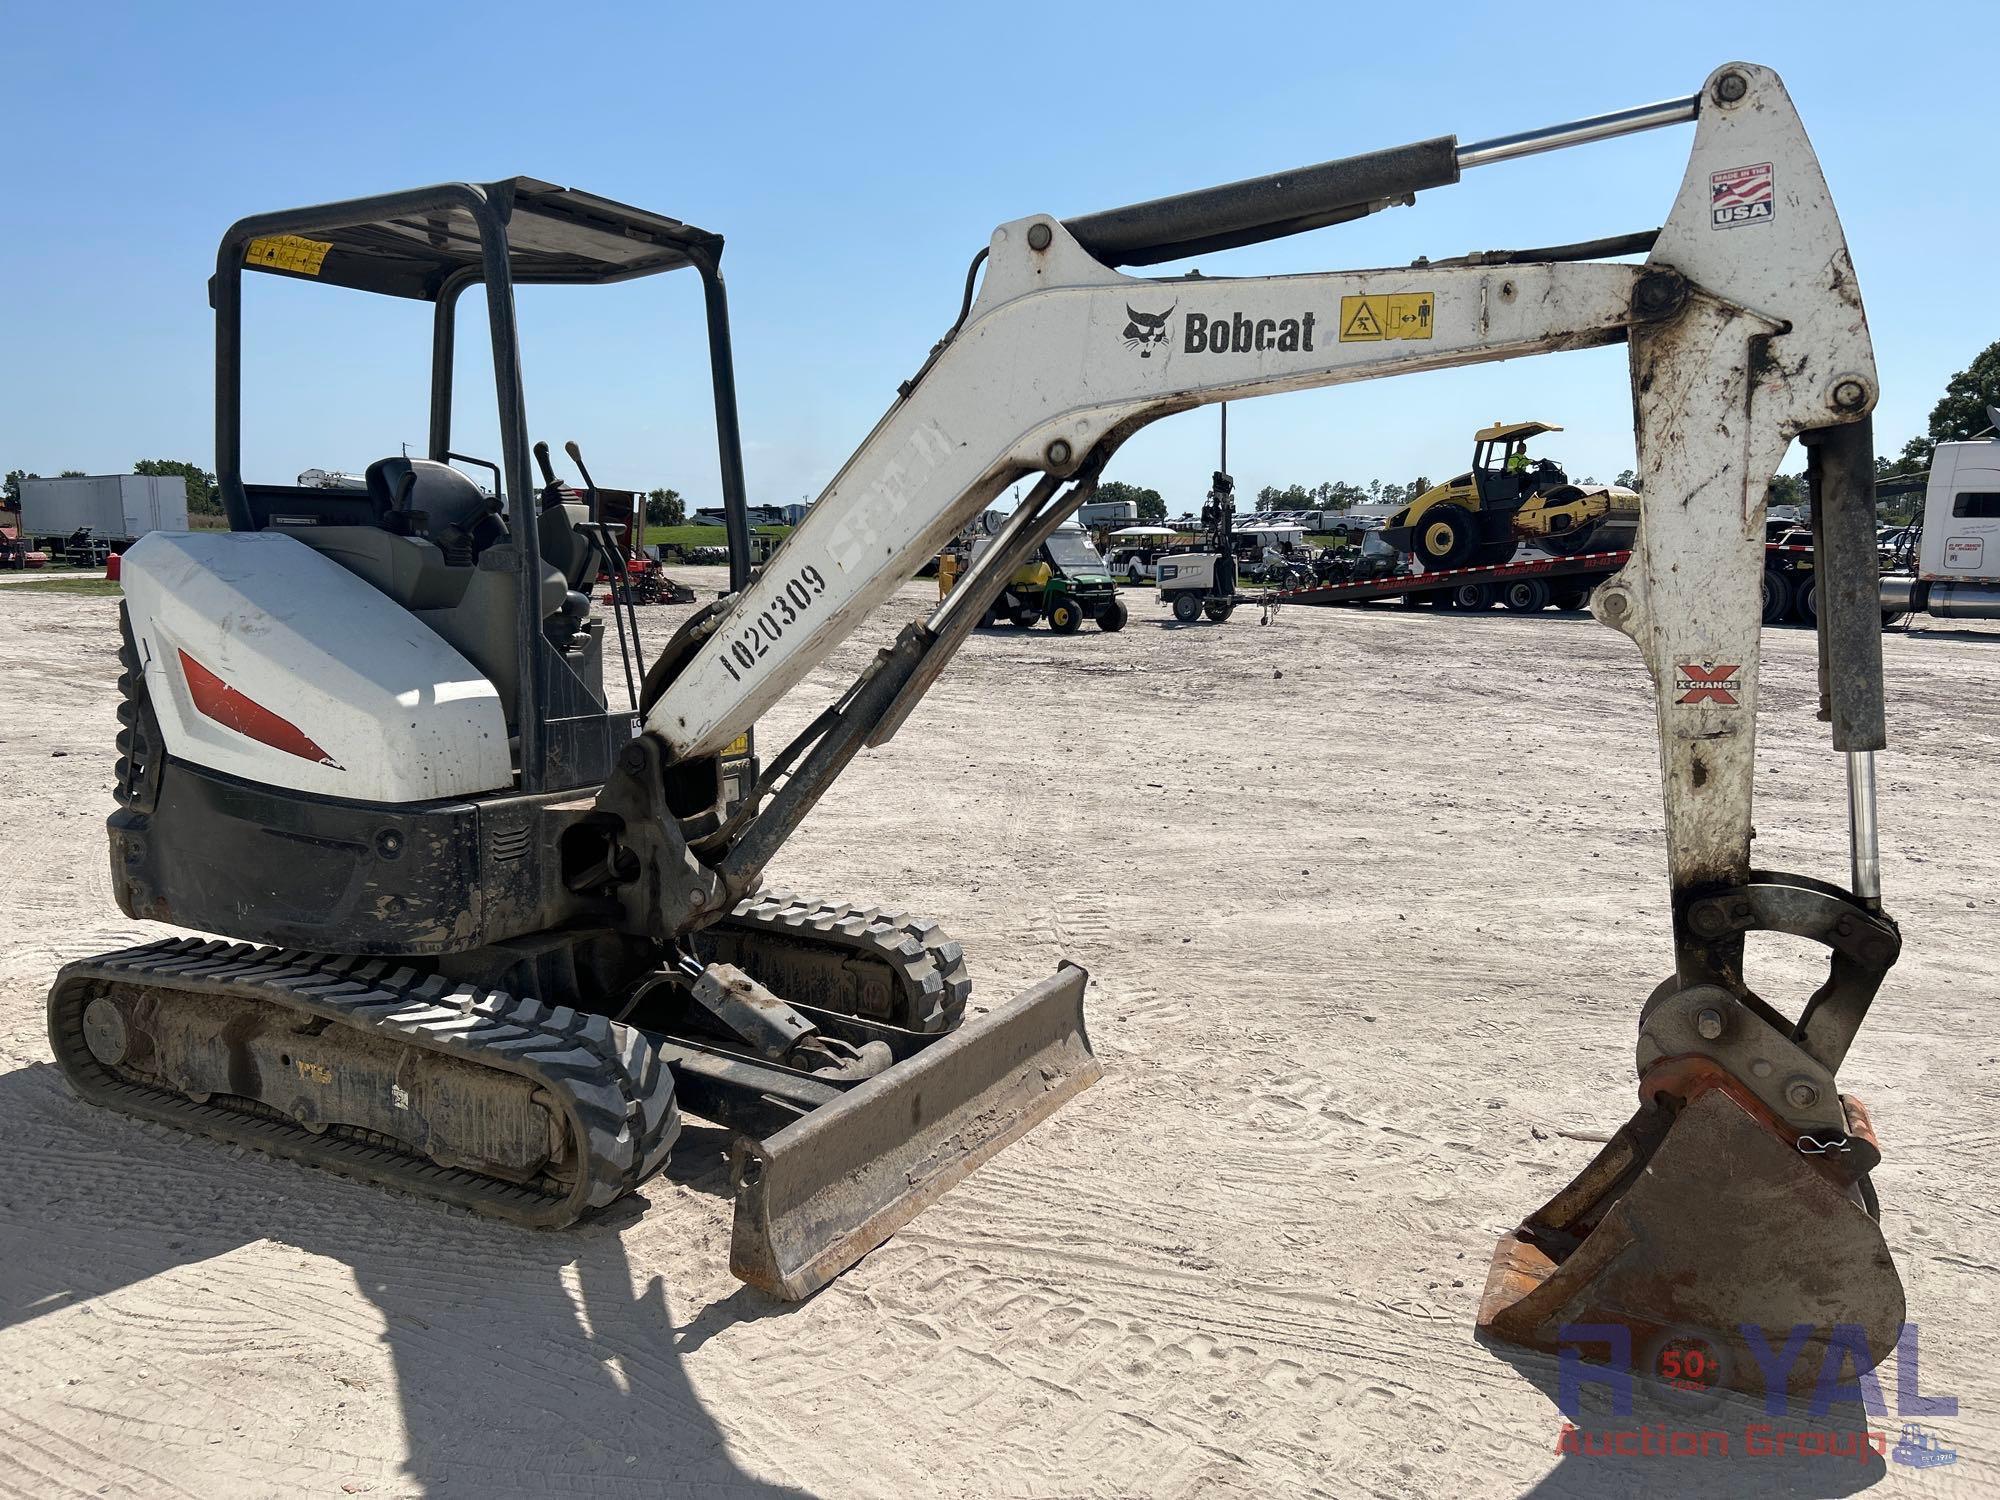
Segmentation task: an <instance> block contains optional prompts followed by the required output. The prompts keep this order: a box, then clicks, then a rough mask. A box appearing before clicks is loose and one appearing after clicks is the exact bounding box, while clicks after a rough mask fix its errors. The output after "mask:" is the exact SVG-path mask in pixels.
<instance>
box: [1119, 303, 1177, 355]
mask: <svg viewBox="0 0 2000 1500" xmlns="http://www.w3.org/2000/svg"><path fill="white" fill-rule="evenodd" d="M1179 306H1180V303H1178V302H1176V303H1174V305H1173V307H1169V308H1168V309H1167V310H1166V311H1165V312H1163V313H1142V312H1140V311H1139V310H1138V309H1137V308H1136V307H1134V306H1133V305H1132V304H1131V303H1129V302H1128V303H1126V304H1125V316H1126V317H1127V318H1128V319H1130V321H1129V322H1127V323H1126V325H1125V347H1126V348H1127V349H1137V350H1138V351H1139V358H1141V359H1151V358H1152V357H1153V350H1154V348H1155V347H1157V348H1159V349H1161V350H1163V351H1164V350H1169V349H1171V348H1172V347H1173V346H1172V345H1170V344H1169V343H1168V342H1167V319H1169V318H1171V317H1172V316H1173V315H1174V308H1175V307H1179Z"/></svg>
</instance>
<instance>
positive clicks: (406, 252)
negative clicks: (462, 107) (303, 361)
mask: <svg viewBox="0 0 2000 1500" xmlns="http://www.w3.org/2000/svg"><path fill="white" fill-rule="evenodd" d="M461 190H462V189H461ZM472 190H473V191H475V192H480V193H484V194H485V195H486V197H487V199H488V200H489V201H490V202H492V203H493V204H494V205H495V206H496V207H498V208H499V209H500V211H501V213H502V215H503V216H504V217H507V258H508V264H509V266H510V267H511V269H512V272H513V277H514V280H515V282H516V283H518V284H521V285H548V284H561V285H574V286H596V285H601V284H603V283H605V282H612V281H629V280H631V279H633V278H634V277H638V276H651V275H653V274H655V273H656V272H660V271H673V270H678V269H680V268H681V267H683V266H687V265H691V264H693V261H692V259H691V258H690V252H694V253H696V254H702V255H705V257H706V258H708V259H711V260H712V259H713V258H714V257H715V256H717V255H719V254H720V253H721V250H722V236H721V235H719V234H712V233H710V232H709V231H708V230H705V229H697V228H695V227H694V226H693V225H692V224H683V223H682V222H681V221H680V220H678V219H670V218H667V217H666V216H665V215H664V214H655V213H649V212H647V211H646V210H645V209H640V208H632V207H629V206H628V205H626V204H623V203H614V202H612V201H611V200H610V199H609V198H599V197H597V196H596V195H595V194H592V193H585V192H581V191H579V190H578V189H576V188H566V187H558V186H556V185H555V184H554V183H551V182H543V181H542V180H541V179H539V178H535V177H509V178H507V179H505V180H504V181H500V182H489V183H484V184H481V185H478V186H476V187H473V189H472ZM409 196H412V195H405V194H398V195H395V197H397V198H407V197H409ZM393 201H394V200H393V199H372V200H371V199H357V200H354V201H352V202H349V203H346V204H337V203H336V204H326V205H324V206H322V207H319V208H315V209H309V210H304V211H302V212H293V213H284V214H272V215H268V216H266V217H264V218H261V219H252V220H245V221H243V222H242V223H239V224H238V225H237V226H236V230H235V231H233V233H240V232H243V231H248V232H249V234H250V236H251V237H250V238H249V239H248V243H247V244H245V246H244V250H243V265H244V268H245V269H246V270H252V271H268V272H271V273H273V274H275V275H279V276H291V277H295V278H298V279H300V280H308V281H320V282H324V283H326V284H328V285H330V286H340V287H350V288H353V289H355V290H357V291H364V292H380V293H382V294H383V295H385V296H389V297H413V298H417V299H420V300H422V301H426V302H434V301H436V300H437V298H438V295H439V292H440V290H441V289H442V288H443V287H444V286H445V284H446V283H447V282H448V281H450V280H451V279H452V278H454V277H456V276H459V275H460V274H461V273H464V274H469V275H471V276H473V277H475V278H476V277H477V276H478V273H479V269H480V254H479V230H478V226H477V225H476V224H475V223H474V222H473V218H472V215H471V214H470V213H469V212H468V211H467V210H466V209H465V208H464V207H462V206H456V205H449V204H441V205H435V206H431V207H427V208H425V209H423V210H422V211H421V212H416V213H399V212H393V211H388V210H389V208H390V204H391V203H392V202H393ZM510 207H511V215H509V209H510ZM371 208H372V209H376V210H379V211H378V212H376V213H373V214H371V213H370V212H369V210H370V209H371ZM349 214H354V215H357V216H362V217H360V222H350V223H345V224H338V225H337V227H331V228H322V227H318V225H317V224H316V223H312V222H306V221H308V220H310V221H318V223H326V222H330V221H338V220H339V219H341V218H343V217H346V216H347V215H349ZM266 230H269V231H274V232H260V231H266ZM285 231H289V232H285Z"/></svg>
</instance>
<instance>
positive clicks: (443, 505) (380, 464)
mask: <svg viewBox="0 0 2000 1500" xmlns="http://www.w3.org/2000/svg"><path fill="white" fill-rule="evenodd" d="M366 478H367V480H368V494H369V497H370V498H371V499H373V500H374V501H375V503H376V504H377V505H378V506H380V507H381V510H382V514H383V515H384V516H385V517H386V516H388V515H390V514H392V513H396V512H403V513H408V512H413V511H421V512H422V513H423V514H424V515H425V516H426V517H427V518H428V519H427V521H426V523H425V526H424V530H425V531H426V532H428V533H429V534H430V536H431V537H432V538H433V539H435V538H437V537H439V536H441V535H442V534H443V533H445V532H447V531H452V530H460V531H468V532H469V531H470V530H471V528H472V525H473V523H474V522H475V521H477V520H478V519H479V518H480V517H481V516H483V515H485V514H486V513H487V512H488V511H490V510H491V509H492V508H493V503H492V501H490V500H489V499H487V497H486V496H484V495H482V494H481V493H480V492H479V486H478V485H476V484H474V483H473V482H472V481H471V480H470V479H468V478H466V477H465V475H463V474H461V473H459V471H458V470H456V469H454V468H453V467H452V466H451V465H450V464H440V463H433V462H432V461H431V460H430V459H427V458H378V459H377V460H375V462H374V463H372V464H370V465H369V466H368V472H367V475H366ZM405 485H408V486H409V497H408V499H404V500H401V503H400V504H399V503H398V501H399V499H400V498H401V496H402V494H403V487H404V486H405Z"/></svg>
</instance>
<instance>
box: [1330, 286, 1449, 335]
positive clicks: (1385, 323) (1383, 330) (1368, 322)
mask: <svg viewBox="0 0 2000 1500" xmlns="http://www.w3.org/2000/svg"><path fill="white" fill-rule="evenodd" d="M1436 313H1437V295H1436V293H1434V292H1396V293H1392V294H1390V295H1388V296H1384V297H1342V298H1341V299H1340V341H1341V342H1342V343H1343V344H1362V343H1379V342H1380V341H1382V340H1383V339H1427V338H1429V337H1430V336H1431V324H1432V323H1433V322H1434V321H1435V320H1436Z"/></svg>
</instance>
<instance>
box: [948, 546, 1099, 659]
mask: <svg viewBox="0 0 2000 1500" xmlns="http://www.w3.org/2000/svg"><path fill="white" fill-rule="evenodd" d="M986 541H987V538H985V537H981V538H979V540H978V541H977V542H975V543H974V544H973V549H972V555H973V557H975V558H976V557H977V556H978V555H979V553H980V552H981V551H982V550H983V549H984V547H985V544H986ZM956 572H957V570H956V569H954V570H953V573H954V577H953V578H952V579H951V580H947V579H946V578H945V577H944V575H943V573H940V574H939V583H940V592H948V591H949V590H950V588H951V586H952V583H954V582H955V581H956V577H955V575H956ZM1129 618H1130V612H1129V611H1128V610H1127V609H1126V608H1125V604H1124V601H1122V600H1121V599H1119V597H1118V585H1117V582H1116V581H1115V580H1114V579H1113V578H1112V576H1111V569H1110V568H1109V567H1107V566H1106V565H1105V562H1104V558H1103V555H1102V554H1100V553H1099V552H1098V550H1097V548H1096V547H1095V546H1094V545H1093V544H1092V542H1091V540H1090V535H1089V533H1088V532H1086V531H1084V529H1083V528H1082V527H1081V526H1077V525H1074V524H1072V523H1067V522H1066V523H1064V524H1063V525H1062V526H1059V527H1057V528H1056V530H1055V531H1054V532H1053V533H1052V534H1051V535H1050V537H1049V539H1048V540H1047V541H1046V542H1044V543H1042V549H1041V551H1040V552H1039V553H1038V554H1037V555H1036V557H1035V560H1034V561H1033V562H1031V563H1027V564H1025V565H1024V566H1022V567H1021V568H1019V569H1018V570H1016V572H1015V574H1014V576H1013V577H1012V578H1010V579H1008V580H1007V586H1006V587H1005V588H1004V589H1002V590H1001V591H1000V597H999V598H997V599H995V600H994V601H993V607H992V609H991V610H990V611H988V613H987V616H986V623H987V624H989V625H993V624H998V623H999V622H1000V621H1001V620H1012V621H1013V622H1014V623H1015V624H1016V625H1019V626H1020V627H1021V628H1022V629H1024V630H1025V629H1027V628H1028V627H1029V626H1032V625H1034V624H1036V623H1037V622H1038V621H1041V620H1047V621H1048V622H1049V629H1051V630H1053V631H1055V632H1056V633H1057V634H1058V635H1069V634H1071V633H1073V632H1075V631H1078V630H1081V629H1082V628H1083V622H1084V621H1085V620H1086V619H1089V620H1095V621H1097V628H1098V629H1099V630H1123V629H1124V628H1125V621H1126V620H1127V619H1129Z"/></svg>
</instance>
